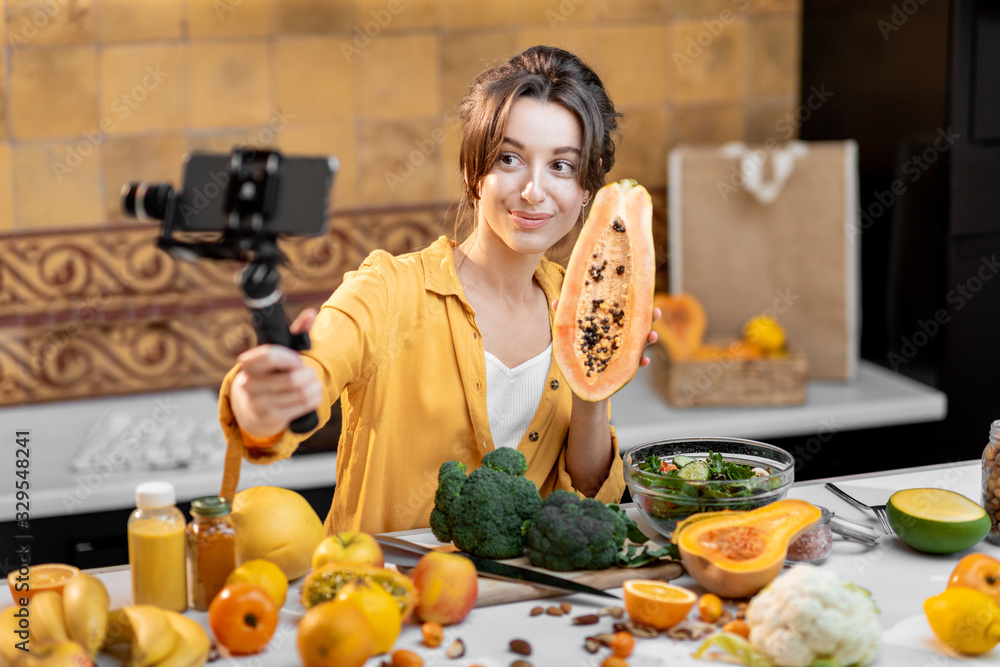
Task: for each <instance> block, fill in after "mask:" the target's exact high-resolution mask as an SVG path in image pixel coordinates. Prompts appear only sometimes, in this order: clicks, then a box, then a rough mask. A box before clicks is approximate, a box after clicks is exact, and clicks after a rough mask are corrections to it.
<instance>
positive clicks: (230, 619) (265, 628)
mask: <svg viewBox="0 0 1000 667" xmlns="http://www.w3.org/2000/svg"><path fill="white" fill-rule="evenodd" d="M208 625H209V627H211V628H212V634H214V635H215V638H216V640H218V642H219V644H221V645H222V646H224V647H225V648H226V650H227V651H229V652H230V653H231V654H233V655H250V654H252V653H257V652H258V651H260V650H261V649H262V648H264V647H265V646H267V643H268V642H269V641H271V637H272V636H274V630H275V628H277V627H278V607H277V605H275V604H274V599H273V598H272V597H271V596H270V595H269V594H268V593H267V591H265V590H264V589H263V588H261V587H260V586H257V585H255V584H251V583H247V582H244V581H241V582H235V583H232V584H229V585H228V586H225V587H224V588H223V589H222V590H221V591H219V593H218V595H216V596H215V598H214V599H213V600H212V603H211V604H210V605H209V606H208Z"/></svg>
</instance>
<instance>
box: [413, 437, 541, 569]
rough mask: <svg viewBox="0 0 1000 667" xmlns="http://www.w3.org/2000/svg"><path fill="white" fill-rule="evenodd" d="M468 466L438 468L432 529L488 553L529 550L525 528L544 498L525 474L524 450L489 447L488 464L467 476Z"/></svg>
mask: <svg viewBox="0 0 1000 667" xmlns="http://www.w3.org/2000/svg"><path fill="white" fill-rule="evenodd" d="M465 469H466V468H465V466H464V465H462V464H461V463H459V462H458V461H445V462H444V463H443V464H441V468H440V469H439V470H438V490H437V493H436V494H435V495H434V510H433V511H432V512H431V530H432V531H433V532H434V537H436V538H437V539H439V540H440V541H442V542H454V543H455V546H456V547H458V548H459V549H461V550H462V551H466V552H468V553H470V554H473V555H476V556H482V557H484V558H513V557H515V556H520V555H521V554H522V553H523V552H524V537H523V536H522V532H521V527H522V526H523V524H524V522H525V521H526V520H528V519H529V518H530V517H531V516H532V515H534V514H535V512H536V511H537V510H538V508H539V507H541V505H542V498H541V496H540V495H538V488H537V487H536V486H535V484H534V482H532V481H531V480H530V479H527V478H525V477H524V473H525V471H526V470H527V469H528V464H527V461H526V460H525V458H524V454H522V453H521V452H519V451H517V450H516V449H510V448H506V447H505V448H501V449H497V450H494V451H492V452H488V453H487V454H486V455H485V456H484V457H483V465H482V466H480V467H479V468H477V469H476V470H473V471H472V472H471V473H470V474H469V476H468V477H466V476H465Z"/></svg>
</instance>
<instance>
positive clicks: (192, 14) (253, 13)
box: [187, 0, 270, 38]
mask: <svg viewBox="0 0 1000 667" xmlns="http://www.w3.org/2000/svg"><path fill="white" fill-rule="evenodd" d="M187 3H188V34H190V36H191V37H194V38H199V37H236V36H258V35H266V34H267V33H268V28H269V27H270V22H269V9H270V7H269V0H187Z"/></svg>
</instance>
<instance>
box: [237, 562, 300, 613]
mask: <svg viewBox="0 0 1000 667" xmlns="http://www.w3.org/2000/svg"><path fill="white" fill-rule="evenodd" d="M238 581H244V582H246V583H248V584H257V585H258V586H260V587H261V588H263V589H264V590H265V591H267V594H268V595H270V596H271V599H272V600H274V604H275V605H276V606H277V607H278V609H281V608H282V607H283V606H284V604H285V597H286V596H287V595H288V578H287V577H285V573H284V571H282V569H281V568H280V567H278V566H277V565H275V564H274V563H272V562H271V561H269V560H265V559H263V558H254V559H253V560H248V561H246V562H245V563H243V564H242V565H240V566H239V567H238V568H236V569H235V570H233V571H232V572H230V573H229V576H228V577H226V585H229V584H233V583H236V582H238Z"/></svg>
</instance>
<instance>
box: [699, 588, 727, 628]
mask: <svg viewBox="0 0 1000 667" xmlns="http://www.w3.org/2000/svg"><path fill="white" fill-rule="evenodd" d="M698 616H700V617H701V620H703V621H705V622H706V623H715V622H716V621H717V620H719V617H720V616H722V599H721V598H720V597H719V596H718V595H716V594H714V593H705V594H704V595H702V596H701V597H700V598H698Z"/></svg>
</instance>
